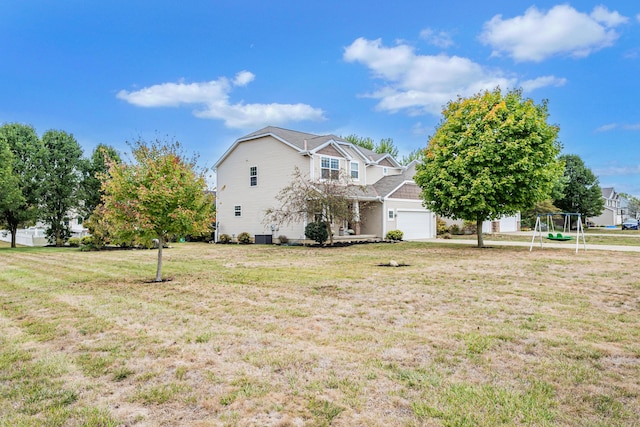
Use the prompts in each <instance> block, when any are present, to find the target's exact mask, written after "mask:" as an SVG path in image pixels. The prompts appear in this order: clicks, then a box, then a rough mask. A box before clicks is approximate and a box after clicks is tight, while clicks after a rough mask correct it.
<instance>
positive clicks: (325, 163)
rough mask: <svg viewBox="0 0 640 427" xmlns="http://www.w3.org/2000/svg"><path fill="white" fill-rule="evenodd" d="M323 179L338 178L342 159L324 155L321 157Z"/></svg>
mask: <svg viewBox="0 0 640 427" xmlns="http://www.w3.org/2000/svg"><path fill="white" fill-rule="evenodd" d="M320 171H321V174H322V175H321V176H322V179H338V178H339V177H340V160H339V159H331V158H329V157H323V158H322V159H320Z"/></svg>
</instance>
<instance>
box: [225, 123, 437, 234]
mask: <svg viewBox="0 0 640 427" xmlns="http://www.w3.org/2000/svg"><path fill="white" fill-rule="evenodd" d="M296 167H297V168H298V169H299V170H300V171H301V172H302V173H303V174H304V175H305V176H308V177H309V178H310V179H312V180H315V179H334V178H335V177H337V176H338V175H339V174H340V173H341V172H342V173H343V174H347V176H350V177H351V180H352V181H353V182H354V183H355V184H358V185H361V186H363V187H364V191H363V192H362V194H360V195H358V196H357V197H354V200H353V209H354V210H355V211H356V212H358V218H359V221H358V223H354V224H338V226H342V227H343V228H344V230H345V232H352V233H354V234H356V235H360V234H361V235H371V236H377V237H379V238H384V236H385V235H386V233H387V231H389V230H396V229H399V230H401V231H403V232H404V238H405V239H406V240H411V239H423V238H432V237H435V236H436V221H435V215H434V214H433V213H432V212H430V211H428V210H427V209H425V208H424V206H423V205H422V200H421V198H420V188H419V187H418V186H417V185H416V184H415V182H414V181H413V175H414V174H415V164H414V163H412V164H410V165H408V166H403V165H400V164H399V163H398V162H397V161H396V160H395V159H394V158H393V157H392V156H391V155H390V154H378V153H375V152H373V151H371V150H368V149H365V148H362V147H359V146H357V145H354V144H352V143H351V142H349V141H345V140H344V139H342V138H339V137H337V136H335V135H314V134H310V133H304V132H297V131H293V130H287V129H282V128H278V127H272V126H269V127H266V128H264V129H260V130H258V131H256V132H253V133H250V134H249V135H246V136H243V137H242V138H239V139H237V140H236V141H235V142H234V143H233V144H232V145H231V147H230V148H229V149H228V150H227V151H226V152H225V153H224V154H223V155H222V157H221V158H220V159H219V160H218V161H217V162H216V164H215V169H216V175H217V194H216V215H217V221H218V226H217V230H216V233H217V235H218V236H219V235H220V234H228V235H230V236H234V235H235V236H237V235H238V234H239V233H241V232H248V233H249V234H251V235H272V236H273V239H274V241H275V239H277V238H278V236H280V235H284V236H286V237H287V238H289V239H304V238H305V237H304V229H305V227H306V225H307V223H308V222H309V221H313V218H308V219H307V221H303V222H301V223H297V224H288V225H283V224H269V223H265V212H266V210H267V209H269V208H275V207H277V206H276V204H277V203H278V201H277V200H276V195H277V194H278V193H279V192H280V191H281V189H282V188H284V187H285V186H287V185H288V184H289V183H290V182H291V180H292V179H293V172H294V170H295V168H296ZM336 230H338V228H336Z"/></svg>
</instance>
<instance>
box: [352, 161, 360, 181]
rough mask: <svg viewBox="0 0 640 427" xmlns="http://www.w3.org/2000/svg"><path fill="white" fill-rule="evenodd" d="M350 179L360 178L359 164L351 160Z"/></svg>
mask: <svg viewBox="0 0 640 427" xmlns="http://www.w3.org/2000/svg"><path fill="white" fill-rule="evenodd" d="M351 179H353V180H356V181H357V180H358V179H360V165H359V163H358V162H351Z"/></svg>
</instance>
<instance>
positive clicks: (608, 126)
mask: <svg viewBox="0 0 640 427" xmlns="http://www.w3.org/2000/svg"><path fill="white" fill-rule="evenodd" d="M618 126H619V125H618V124H617V123H609V124H606V125H602V126H600V127H599V128H597V129H596V132H609V131H611V130H614V129H617V128H618Z"/></svg>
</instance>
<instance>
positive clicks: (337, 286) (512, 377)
mask: <svg viewBox="0 0 640 427" xmlns="http://www.w3.org/2000/svg"><path fill="white" fill-rule="evenodd" d="M389 260H396V261H397V262H398V263H402V264H405V265H406V267H404V268H380V267H378V265H379V264H381V263H388V262H389ZM154 262H155V252H153V251H112V252H80V251H78V250H73V249H55V248H41V249H18V250H9V249H1V250H0V328H1V330H2V334H1V336H0V391H1V393H0V420H2V421H0V426H9V425H94V426H109V425H140V426H147V425H185V426H191V425H200V426H207V425H230V426H231V425H237V426H253V425H269V426H298V425H300V426H301V425H305V426H329V425H336V426H357V425H362V426H418V425H485V426H493V425H536V426H538V425H594V426H595V425H638V424H640V410H639V409H638V408H639V407H640V397H639V396H640V344H639V343H640V314H639V313H640V271H639V270H638V267H637V265H638V262H637V256H636V255H635V254H627V253H607V252H598V251H588V252H585V253H582V252H581V253H580V254H578V255H576V254H575V253H573V251H571V250H560V249H558V250H554V249H545V250H544V251H537V252H532V253H530V252H529V251H528V249H527V248H509V247H500V248H492V249H486V250H478V249H475V248H469V247H447V246H446V245H438V244H427V243H424V244H422V243H401V244H395V245H388V244H371V245H357V246H352V247H346V248H332V249H330V250H325V249H320V248H304V247H277V246H259V245H247V246H245V245H238V246H236V245H224V246H217V245H207V244H181V245H177V246H176V247H174V248H172V249H170V250H167V251H166V254H165V269H166V273H167V274H168V275H170V276H172V278H173V279H172V280H171V281H170V282H164V283H161V284H155V283H146V280H148V279H149V278H150V277H153V272H154V267H155V264H154Z"/></svg>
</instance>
